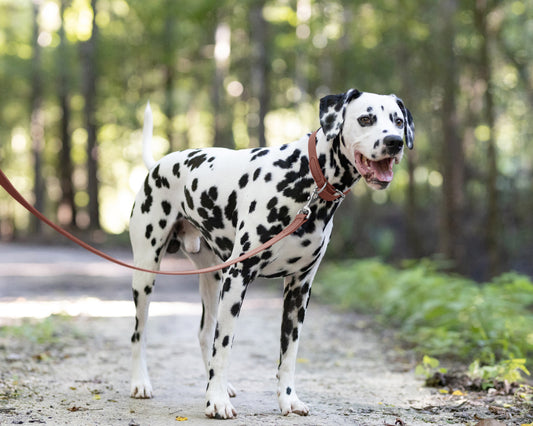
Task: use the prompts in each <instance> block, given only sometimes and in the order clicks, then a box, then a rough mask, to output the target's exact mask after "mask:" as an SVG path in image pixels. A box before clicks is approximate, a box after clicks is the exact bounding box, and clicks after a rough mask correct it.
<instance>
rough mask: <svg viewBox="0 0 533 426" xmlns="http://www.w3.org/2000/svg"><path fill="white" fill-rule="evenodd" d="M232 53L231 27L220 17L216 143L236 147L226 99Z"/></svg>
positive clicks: (216, 45) (214, 94) (215, 100)
mask: <svg viewBox="0 0 533 426" xmlns="http://www.w3.org/2000/svg"><path fill="white" fill-rule="evenodd" d="M230 54H231V28H230V26H229V25H228V24H227V23H226V22H224V21H223V20H221V19H219V21H218V24H217V27H216V30H215V78H214V87H213V114H214V120H215V136H214V145H215V146H220V147H225V148H235V144H234V143H233V138H232V137H231V132H230V131H229V130H230V129H229V124H228V116H229V114H228V113H227V111H226V110H227V108H226V102H225V101H224V99H225V96H224V79H225V77H226V75H227V74H228V70H229V63H230Z"/></svg>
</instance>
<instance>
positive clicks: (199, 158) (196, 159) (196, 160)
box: [183, 150, 207, 170]
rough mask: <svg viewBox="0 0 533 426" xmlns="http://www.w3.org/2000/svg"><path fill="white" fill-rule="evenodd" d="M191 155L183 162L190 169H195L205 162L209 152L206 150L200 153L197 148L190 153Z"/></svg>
mask: <svg viewBox="0 0 533 426" xmlns="http://www.w3.org/2000/svg"><path fill="white" fill-rule="evenodd" d="M196 154H198V155H196ZM189 157H190V158H187V159H186V160H185V161H184V163H183V164H185V165H186V166H187V167H189V169H191V170H194V169H197V168H198V167H200V166H201V165H202V164H203V163H204V161H205V160H206V159H207V154H206V153H205V152H201V153H199V150H195V151H193V152H191V153H190V154H189Z"/></svg>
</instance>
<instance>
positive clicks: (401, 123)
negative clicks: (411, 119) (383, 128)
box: [396, 118, 403, 128]
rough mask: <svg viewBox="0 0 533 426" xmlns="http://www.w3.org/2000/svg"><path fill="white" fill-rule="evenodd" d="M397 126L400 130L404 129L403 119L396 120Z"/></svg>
mask: <svg viewBox="0 0 533 426" xmlns="http://www.w3.org/2000/svg"><path fill="white" fill-rule="evenodd" d="M396 125H397V126H398V127H400V128H401V127H403V120H402V119H401V118H397V119H396Z"/></svg>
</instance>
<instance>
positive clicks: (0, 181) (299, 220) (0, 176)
mask: <svg viewBox="0 0 533 426" xmlns="http://www.w3.org/2000/svg"><path fill="white" fill-rule="evenodd" d="M0 185H1V186H2V187H3V188H4V189H5V190H6V191H7V193H8V194H9V195H11V197H13V198H14V199H15V200H16V201H17V202H18V203H19V204H20V205H22V206H23V207H24V208H25V209H26V210H28V211H29V212H30V213H31V214H33V215H34V216H35V217H37V218H38V219H39V220H41V221H42V222H44V223H46V224H47V225H48V226H50V227H51V228H52V229H53V230H55V231H57V232H59V233H60V234H61V235H63V236H65V237H67V238H68V239H69V240H71V241H72V242H74V243H76V244H78V245H79V246H80V247H83V248H84V249H85V250H88V251H90V252H91V253H94V254H95V255H97V256H100V257H102V258H104V259H106V260H109V261H110V262H113V263H116V264H117V265H120V266H124V267H125V268H129V269H134V270H136V271H142V272H149V273H151V274H160V275H194V274H207V273H210V272H215V271H219V270H221V269H224V268H227V267H228V266H231V265H234V264H236V263H239V262H242V261H243V260H246V259H248V258H250V257H252V256H255V255H256V254H258V253H260V252H261V251H263V250H266V249H267V248H269V247H271V246H272V245H274V244H276V243H277V242H278V241H280V240H282V239H283V238H285V237H287V236H289V235H291V234H292V233H294V232H295V231H296V230H297V229H298V228H299V227H300V226H302V225H303V224H304V223H305V222H307V220H308V219H309V214H308V213H307V211H306V212H303V211H301V212H298V214H297V215H296V217H295V218H294V220H293V221H292V222H291V223H290V224H289V225H288V226H287V227H286V228H285V229H284V230H283V231H281V232H280V233H279V234H277V235H276V236H274V237H273V238H271V239H270V240H268V241H267V242H266V243H264V244H261V245H260V246H259V247H256V248H255V249H253V250H250V251H248V252H246V253H244V254H243V255H241V256H239V257H237V258H235V259H230V260H228V261H226V262H224V263H221V264H219V265H214V266H210V267H208V268H202V269H194V270H189V271H154V270H151V269H144V268H139V267H137V266H134V265H130V264H129V263H125V262H122V261H120V260H118V259H115V258H114V257H112V256H110V255H108V254H106V253H104V252H102V251H100V250H98V249H95V248H94V247H93V246H90V245H89V244H87V243H85V242H84V241H82V240H80V239H79V238H77V237H75V236H74V235H72V234H71V233H70V232H68V231H66V230H65V229H63V228H61V227H59V226H58V225H56V224H55V223H53V222H52V221H50V220H49V219H48V218H46V217H45V216H44V215H43V214H42V213H41V212H40V211H38V210H37V209H36V208H35V207H33V206H32V205H31V204H30V203H29V202H28V201H26V199H25V198H24V197H23V196H22V195H21V194H20V193H19V192H18V191H17V189H16V188H15V187H14V186H13V184H12V183H11V182H10V180H9V179H8V177H7V176H6V175H5V174H4V172H3V171H2V170H0Z"/></svg>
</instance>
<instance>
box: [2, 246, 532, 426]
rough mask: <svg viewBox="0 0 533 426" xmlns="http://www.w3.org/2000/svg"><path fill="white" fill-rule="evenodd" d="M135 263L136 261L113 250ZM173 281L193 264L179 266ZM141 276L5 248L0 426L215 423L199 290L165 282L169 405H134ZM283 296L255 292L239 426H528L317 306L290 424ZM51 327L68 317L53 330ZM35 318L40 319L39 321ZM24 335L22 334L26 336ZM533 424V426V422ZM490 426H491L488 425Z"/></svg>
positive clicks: (246, 327)
mask: <svg viewBox="0 0 533 426" xmlns="http://www.w3.org/2000/svg"><path fill="white" fill-rule="evenodd" d="M111 252H112V253H113V254H115V255H119V256H120V257H121V258H122V259H124V260H128V257H129V256H128V254H127V253H126V252H125V251H113V250H112V251H111ZM165 262H166V264H165V265H164V268H165V269H171V268H183V267H186V266H187V265H186V264H185V263H186V262H185V261H183V260H179V259H174V260H165ZM129 277H130V272H129V271H128V270H123V269H120V268H119V267H116V266H114V265H112V264H109V263H105V261H103V260H100V259H99V258H97V257H95V256H93V255H91V254H88V253H85V252H83V251H82V250H81V249H78V248H72V247H62V246H61V247H58V246H53V247H50V246H38V245H33V246H27V245H17V244H0V326H6V327H2V328H0V424H1V425H8V424H36V423H37V424H39V423H42V424H50V425H89V424H92V425H132V426H133V425H142V426H144V425H151V426H156V425H170V424H175V422H176V421H183V422H185V423H186V424H195V425H199V424H213V422H217V421H215V420H209V419H207V418H206V417H205V416H204V390H205V384H206V375H205V372H204V367H203V363H202V360H201V355H200V349H199V346H198V343H197V338H196V333H197V329H198V325H199V320H200V314H201V304H200V301H199V296H198V294H197V293H198V292H197V278H196V277H185V278H172V277H161V278H159V279H158V280H157V285H156V288H155V292H154V295H153V299H152V300H153V302H152V305H151V315H150V320H149V325H148V364H149V370H150V373H151V378H152V385H153V387H154V394H155V397H154V398H153V399H150V400H135V399H131V398H130V397H129V373H130V345H129V340H130V336H131V333H132V331H133V325H134V320H133V318H134V310H133V302H132V301H131V290H130V283H129ZM281 294H282V291H281V283H278V282H277V281H273V282H258V283H256V284H255V285H253V286H251V288H250V290H249V292H248V295H247V297H246V299H245V302H244V305H243V310H242V313H241V316H240V319H239V322H238V326H237V327H238V328H237V334H236V338H235V343H234V347H233V352H232V359H231V367H230V371H229V377H230V379H231V382H232V384H233V385H234V386H235V388H236V389H237V397H236V398H234V399H233V400H232V401H233V404H234V406H235V408H236V409H237V412H238V417H237V418H236V419H235V420H231V421H226V423H225V424H230V425H232V424H234V425H272V424H276V425H342V424H351V425H353V424H356V425H395V424H396V425H408V426H415V425H428V424H436V425H444V424H458V425H475V424H478V423H479V422H480V420H482V419H499V420H500V421H502V423H485V424H491V425H497V424H500V425H501V424H505V425H520V424H524V423H526V419H525V418H524V417H523V415H520V414H519V413H518V412H513V411H512V410H511V409H510V408H509V407H512V405H513V404H512V400H511V399H510V398H511V397H503V396H497V395H489V394H487V393H480V394H478V393H466V394H465V393H462V394H460V395H451V394H443V393H441V392H439V390H437V389H429V388H426V387H424V385H423V381H422V380H421V379H419V378H417V377H415V374H414V367H415V362H414V361H413V360H412V359H410V358H409V355H408V353H406V352H405V351H402V350H399V349H398V348H396V347H395V345H394V343H393V342H392V341H391V340H390V339H389V338H388V337H387V336H390V334H391V333H387V332H386V331H383V330H381V331H377V330H376V329H375V328H374V327H372V326H371V324H372V321H371V318H368V317H365V316H361V315H357V314H355V313H346V312H339V311H337V310H335V309H334V308H333V307H328V306H324V305H321V304H320V303H318V301H316V300H312V301H311V304H310V306H309V311H308V315H307V317H306V322H305V324H304V330H303V333H302V338H301V344H300V351H299V358H298V365H297V375H296V378H297V383H296V385H297V391H298V395H299V396H300V398H301V399H302V400H303V401H304V402H306V403H307V404H308V405H309V407H310V410H311V412H310V414H309V416H307V417H300V416H297V415H289V416H287V417H282V416H281V415H280V413H279V408H278V404H277V399H276V377H275V376H276V367H277V361H278V353H279V329H280V320H281V306H282V299H281ZM50 314H64V315H61V316H54V317H51V318H48V319H46V320H44V322H42V321H43V320H42V319H43V318H47V317H48V316H49V315H50ZM25 317H31V318H34V320H32V321H31V322H28V320H23V318H25ZM13 326H16V327H13ZM530 421H531V420H530ZM479 424H483V423H479Z"/></svg>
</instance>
